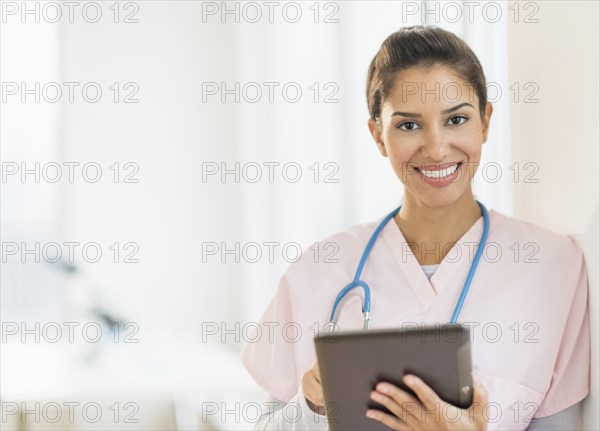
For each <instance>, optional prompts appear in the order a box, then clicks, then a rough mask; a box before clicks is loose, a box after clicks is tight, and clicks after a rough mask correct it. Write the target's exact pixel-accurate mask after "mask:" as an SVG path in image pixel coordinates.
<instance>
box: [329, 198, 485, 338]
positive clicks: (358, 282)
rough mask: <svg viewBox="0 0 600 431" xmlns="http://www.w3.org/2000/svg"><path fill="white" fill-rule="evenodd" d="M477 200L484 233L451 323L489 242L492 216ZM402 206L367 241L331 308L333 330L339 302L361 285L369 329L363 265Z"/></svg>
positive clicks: (368, 322)
mask: <svg viewBox="0 0 600 431" xmlns="http://www.w3.org/2000/svg"><path fill="white" fill-rule="evenodd" d="M475 202H477V204H478V205H479V208H480V209H481V214H482V215H483V233H482V234H481V240H480V241H479V245H478V247H477V252H476V253H475V257H474V259H473V263H472V264H471V269H470V270H469V274H467V278H466V280H465V284H464V285H463V288H462V290H461V292H460V296H459V298H458V301H457V302H456V306H455V307H454V312H453V313H452V317H451V318H450V323H456V321H457V319H458V315H459V314H460V310H461V309H462V306H463V304H464V302H465V299H466V297H467V294H468V293H469V287H470V286H471V282H472V281H473V276H474V275H475V270H476V269H477V265H479V261H480V260H481V255H482V254H483V249H484V247H485V244H486V242H487V237H488V232H489V230H490V216H489V214H488V210H487V208H486V207H485V205H483V204H482V203H481V202H479V201H478V200H476V201H475ZM400 208H401V206H399V207H398V208H396V209H395V210H394V211H392V212H391V213H389V214H388V215H387V216H385V217H384V219H383V220H382V221H381V223H379V226H377V228H376V229H375V231H374V232H373V234H372V235H371V238H370V239H369V242H368V243H367V246H366V247H365V250H364V251H363V254H362V256H361V258H360V262H359V263H358V267H357V268H356V274H355V275H354V280H352V281H351V282H350V283H349V284H348V285H347V286H346V287H344V288H343V289H342V290H341V291H340V292H339V293H338V295H337V297H336V298H335V302H334V304H333V309H332V310H331V316H330V318H329V323H328V325H329V326H330V328H331V329H332V330H333V329H334V327H335V322H334V320H333V319H334V317H335V311H336V309H337V306H338V305H339V303H340V302H341V301H342V299H343V298H344V297H345V296H346V294H347V293H348V292H349V291H350V290H352V289H354V288H355V287H359V286H360V287H362V288H363V290H364V293H365V298H364V302H363V306H362V312H363V316H364V325H363V327H364V329H365V330H368V329H369V324H370V317H369V315H370V313H371V289H370V288H369V285H368V284H367V283H366V282H365V281H364V280H361V279H360V276H361V274H362V271H363V267H364V266H365V262H366V261H367V257H369V254H370V253H371V249H372V248H373V245H374V244H375V240H376V239H377V236H378V235H379V233H380V232H381V231H382V230H383V228H384V227H385V225H387V223H388V222H389V221H390V220H391V219H392V218H393V217H394V216H395V215H396V214H398V212H399V211H400Z"/></svg>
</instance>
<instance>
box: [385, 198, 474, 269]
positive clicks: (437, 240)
mask: <svg viewBox="0 0 600 431" xmlns="http://www.w3.org/2000/svg"><path fill="white" fill-rule="evenodd" d="M479 217H481V209H480V208H479V205H477V202H476V201H475V198H474V197H473V195H472V193H470V192H469V193H465V194H464V195H463V196H461V198H459V199H458V200H457V201H456V202H454V203H452V204H450V205H446V206H443V207H431V206H428V205H427V204H425V203H423V202H422V201H417V200H416V199H414V197H413V196H412V195H410V194H407V195H406V196H405V198H404V202H403V203H402V208H401V210H400V212H399V213H398V214H397V215H396V217H395V220H396V224H398V227H399V228H400V230H401V231H402V234H403V235H404V238H405V239H406V241H407V242H408V246H409V247H410V249H411V251H412V253H413V254H414V256H415V258H416V259H417V261H418V262H419V264H420V265H433V264H436V263H440V262H441V261H442V260H443V259H444V257H445V256H446V254H447V253H448V252H449V251H450V249H451V248H452V246H453V245H454V244H455V243H456V241H458V240H459V239H460V237H462V236H463V235H464V233H465V232H466V231H468V230H469V229H470V228H471V226H473V224H474V223H475V222H476V221H477V220H478V219H479Z"/></svg>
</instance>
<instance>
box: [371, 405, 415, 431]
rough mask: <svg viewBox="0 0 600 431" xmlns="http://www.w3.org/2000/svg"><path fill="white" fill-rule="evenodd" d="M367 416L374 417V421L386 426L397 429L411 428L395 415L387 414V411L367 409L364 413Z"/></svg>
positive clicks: (407, 429)
mask: <svg viewBox="0 0 600 431" xmlns="http://www.w3.org/2000/svg"><path fill="white" fill-rule="evenodd" d="M366 415H367V417H368V418H371V419H374V420H376V421H379V422H381V423H382V424H384V425H386V426H387V427H388V428H391V429H393V430H398V431H410V430H412V428H411V427H410V426H409V425H408V424H407V423H405V422H402V421H401V420H400V419H398V418H397V417H395V416H392V415H388V414H387V413H384V412H381V411H379V410H373V409H371V410H367V413H366Z"/></svg>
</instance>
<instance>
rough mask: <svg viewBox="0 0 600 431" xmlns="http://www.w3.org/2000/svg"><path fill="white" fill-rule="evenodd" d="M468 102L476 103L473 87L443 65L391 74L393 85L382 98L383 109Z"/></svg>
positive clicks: (433, 106) (438, 108)
mask: <svg viewBox="0 0 600 431" xmlns="http://www.w3.org/2000/svg"><path fill="white" fill-rule="evenodd" d="M465 102H467V103H470V104H472V105H473V106H477V103H478V98H477V94H476V92H475V89H474V88H473V86H472V85H471V84H470V83H469V82H467V81H466V80H464V79H463V78H461V77H459V76H458V75H457V74H456V72H454V71H453V70H452V69H450V68H448V67H445V66H434V67H431V68H429V69H426V70H425V69H417V68H413V69H408V70H405V71H402V72H399V73H398V74H397V75H396V76H395V77H394V85H393V87H392V89H391V91H390V93H389V95H388V96H387V97H386V100H385V102H384V106H383V109H384V110H385V109H388V110H389V109H393V110H398V109H400V108H402V110H406V111H409V110H411V109H412V110H413V111H410V112H414V110H423V109H424V108H427V109H429V108H432V109H437V110H439V111H442V110H444V109H447V108H449V107H452V106H455V105H458V104H461V103H465Z"/></svg>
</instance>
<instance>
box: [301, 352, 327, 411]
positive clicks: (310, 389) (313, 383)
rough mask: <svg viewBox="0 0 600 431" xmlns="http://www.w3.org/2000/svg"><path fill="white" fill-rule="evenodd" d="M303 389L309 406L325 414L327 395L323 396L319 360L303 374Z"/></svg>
mask: <svg viewBox="0 0 600 431" xmlns="http://www.w3.org/2000/svg"><path fill="white" fill-rule="evenodd" d="M302 391H303V392H304V397H305V398H306V401H307V403H308V407H310V409H311V410H312V411H313V412H315V413H318V414H320V415H325V397H324V396H323V386H321V372H320V371H319V363H318V362H315V363H314V364H313V366H312V368H311V369H310V370H308V371H307V372H306V373H304V374H303V375H302Z"/></svg>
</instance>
